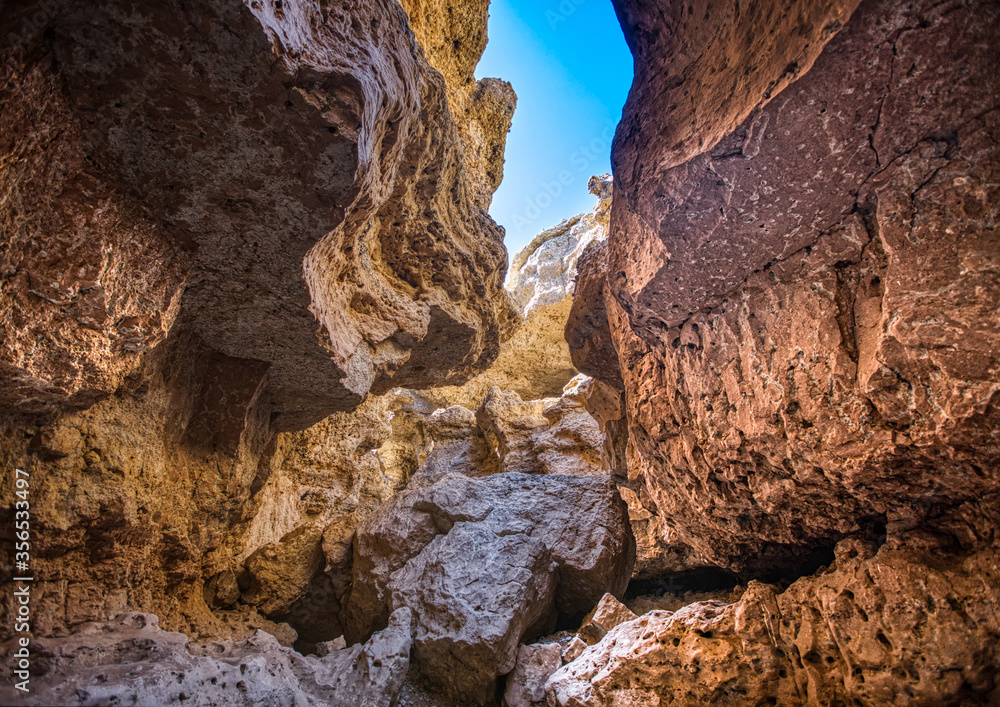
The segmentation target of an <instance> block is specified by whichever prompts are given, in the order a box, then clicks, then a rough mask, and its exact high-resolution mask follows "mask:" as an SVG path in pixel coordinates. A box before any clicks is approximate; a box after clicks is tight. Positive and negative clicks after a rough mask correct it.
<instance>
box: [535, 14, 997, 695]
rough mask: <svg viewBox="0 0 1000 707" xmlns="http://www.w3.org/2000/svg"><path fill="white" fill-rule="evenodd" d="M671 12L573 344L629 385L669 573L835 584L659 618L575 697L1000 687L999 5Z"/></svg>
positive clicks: (632, 122) (575, 681) (589, 270)
mask: <svg viewBox="0 0 1000 707" xmlns="http://www.w3.org/2000/svg"><path fill="white" fill-rule="evenodd" d="M660 5H661V4H659V3H644V2H628V1H626V0H621V1H620V2H616V7H617V9H618V12H619V17H620V18H621V19H622V22H623V25H624V26H625V30H626V36H627V38H628V39H629V42H630V45H631V47H632V49H633V53H634V54H635V56H636V60H637V64H636V83H635V85H634V86H633V89H632V93H631V94H630V98H629V103H628V105H627V106H626V109H625V115H624V116H623V120H622V123H621V125H620V126H619V130H618V133H617V136H616V139H615V143H614V147H613V152H612V161H613V165H614V170H615V186H616V190H615V196H614V204H613V207H612V212H611V232H610V236H609V238H608V240H607V241H606V242H605V243H600V244H597V245H595V246H593V247H591V248H590V249H589V250H588V251H587V252H586V253H585V254H584V255H583V256H582V258H581V262H580V265H579V270H580V273H581V275H580V279H579V281H578V283H577V288H576V294H575V301H574V305H573V310H572V312H571V314H570V319H569V323H568V326H567V340H568V341H569V343H570V347H571V351H572V355H573V360H574V362H575V364H576V365H577V367H578V369H579V370H581V371H582V372H584V373H587V374H589V375H592V376H595V377H597V378H598V379H600V380H602V381H604V382H605V383H607V384H608V385H611V386H616V387H617V388H618V389H619V390H621V391H623V393H624V395H625V399H626V404H625V409H624V411H623V419H624V420H625V421H627V428H628V440H627V455H628V473H629V486H630V487H631V489H632V492H634V493H635V494H636V496H637V497H638V498H639V500H640V502H641V505H642V507H643V508H645V509H646V511H647V512H648V514H649V517H650V518H649V520H648V521H647V523H649V524H650V527H653V526H655V528H654V530H655V533H656V534H657V535H658V543H657V547H658V551H657V552H658V554H659V558H658V559H657V558H654V559H657V561H658V562H659V563H660V565H659V566H660V567H661V568H662V569H663V570H667V569H671V568H672V571H682V570H692V569H697V568H705V567H714V568H718V569H721V570H725V571H728V572H732V573H735V574H736V575H738V576H739V577H740V578H741V579H742V580H744V581H745V580H749V579H761V580H765V581H768V582H782V581H783V582H785V583H787V582H788V581H791V580H794V579H796V578H797V577H800V576H803V575H812V574H813V573H814V572H816V571H817V570H819V572H820V573H819V574H817V575H816V576H814V577H808V578H803V579H801V580H799V581H798V582H795V583H794V584H792V585H791V587H789V588H788V589H787V590H785V591H784V592H783V593H782V591H781V590H780V587H779V589H778V590H777V593H776V594H774V593H773V592H772V590H770V589H768V590H767V591H768V592H772V594H769V595H768V596H767V597H766V598H764V597H763V595H761V596H757V598H755V599H753V600H752V601H754V602H763V604H760V606H763V605H764V604H766V605H767V606H768V607H770V608H768V609H766V610H764V611H763V613H761V611H759V610H758V609H756V608H752V605H751V603H748V602H750V600H749V599H744V600H742V602H741V603H739V604H736V605H731V606H728V607H715V608H711V607H708V608H706V609H704V611H705V612H707V613H704V614H701V615H699V616H696V614H697V611H699V610H698V609H695V610H693V611H692V613H691V614H688V615H685V616H683V617H682V616H680V615H678V616H677V617H676V618H674V619H665V618H658V619H650V622H654V621H666V623H664V624H661V625H662V626H663V627H664V628H660V627H659V626H658V627H657V628H655V629H650V630H646V629H640V628H638V627H633V628H632V629H631V630H632V631H636V632H638V633H636V634H635V638H631V637H625V636H620V637H618V648H612V644H610V643H609V644H608V645H607V646H605V647H604V648H603V649H602V650H603V652H602V653H600V654H598V653H595V654H593V655H591V656H590V657H589V658H588V660H589V661H591V662H589V663H588V664H587V666H584V667H583V668H582V670H583V672H579V671H577V672H576V673H575V675H574V676H570V674H569V673H567V672H564V673H561V674H560V676H559V677H558V678H553V681H554V682H550V683H549V686H550V688H551V689H550V692H549V699H550V704H560V705H562V704H574V705H582V704H595V705H596V704H612V703H614V704H618V703H619V700H623V699H625V698H626V696H627V697H628V699H631V700H634V702H630V704H632V703H634V704H647V703H650V704H653V703H656V702H645V701H643V700H647V701H648V700H653V699H654V697H653V696H654V695H655V699H656V700H669V699H679V700H680V701H681V703H684V704H694V703H700V702H701V701H710V700H713V699H719V698H720V696H723V695H730V696H731V695H733V692H732V690H735V689H737V688H738V689H739V690H740V694H742V695H743V696H744V697H743V698H741V699H747V700H753V701H756V700H770V703H772V704H774V703H777V704H785V703H789V704H791V703H796V704H797V703H800V702H806V703H810V704H829V703H831V701H832V702H836V701H837V700H843V701H850V700H860V702H861V703H864V704H886V703H892V702H894V701H895V702H897V703H906V704H960V703H961V704H979V703H986V702H988V701H989V700H990V699H996V692H995V690H996V689H997V685H996V683H995V680H994V679H993V678H992V677H989V676H992V675H995V674H996V668H997V664H998V656H997V655H996V654H995V652H993V651H992V650H991V649H990V648H989V647H990V646H992V645H995V644H996V637H997V635H998V633H997V632H998V623H997V621H996V617H995V615H994V612H993V611H992V610H991V609H990V607H991V606H995V604H996V601H997V596H996V590H995V589H993V588H992V586H993V584H995V583H994V582H992V580H990V579H988V577H989V576H991V572H993V571H995V563H996V558H997V549H998V547H997V542H998V538H997V534H996V524H995V517H996V508H997V502H998V500H1000V436H998V429H1000V407H998V403H1000V326H998V325H1000V317H998V316H997V315H998V304H1000V280H998V272H1000V268H998V266H1000V240H998V238H997V235H996V223H997V218H998V216H1000V213H998V204H1000V181H998V174H1000V172H998V165H1000V162H998V138H1000V133H998V128H1000V123H998V119H1000V112H998V108H1000V81H998V73H997V71H996V69H997V61H996V51H995V46H996V44H997V41H998V39H1000V37H998V35H997V28H998V27H1000V15H998V8H997V7H996V5H995V4H994V3H987V2H948V3H929V2H906V3H890V2H884V1H880V0H864V2H862V3H860V5H858V6H857V7H856V8H855V7H853V6H852V5H851V4H842V5H836V4H829V3H827V4H824V3H813V4H809V5H806V4H801V3H800V4H798V5H792V6H789V7H783V8H781V9H780V10H779V9H778V8H776V7H770V6H768V7H765V6H764V5H762V4H753V5H751V6H747V5H745V4H742V3H740V4H737V3H712V4H711V7H708V3H703V4H701V5H700V6H697V5H694V6H691V7H690V8H688V7H687V6H684V7H683V8H682V7H681V6H680V5H677V6H671V7H667V8H666V9H662V8H660V7H659V6H660ZM663 13H666V14H663ZM848 18H849V19H848ZM664 20H669V21H668V22H667V24H668V25H669V26H670V28H671V29H670V31H668V32H659V33H658V32H656V31H654V27H662V25H661V24H660V23H662V22H663V21H664ZM820 50H822V51H820ZM991 519H993V520H991ZM845 542H850V543H861V545H862V546H864V547H865V548H868V549H866V550H864V551H863V552H861V556H860V558H858V557H855V556H851V557H854V559H850V560H849V558H848V556H844V555H842V554H841V551H840V550H836V551H835V548H839V547H840V545H838V543H845ZM880 546H881V548H882V549H881V550H877V548H879V547H880ZM824 568H827V570H826V572H825V573H824V572H823V569H824ZM878 572H882V573H883V575H882V576H878ZM885 573H889V574H888V575H887V574H885ZM866 577H867V578H868V579H865V578H866ZM918 577H922V579H919V580H918V579H917V578H918ZM873 583H874V584H873ZM782 586H784V585H782ZM932 586H934V587H938V589H929V588H930V587H932ZM948 586H951V587H953V588H952V589H948V590H946V589H945V587H948ZM924 587H927V588H928V589H924ZM955 587H960V588H958V589H955ZM925 593H926V596H925ZM863 596H864V597H866V598H865V599H862V598H861V597H863ZM855 599H856V600H857V602H858V603H857V604H856V605H855V604H852V601H854V600H855ZM925 599H926V601H928V602H930V603H928V604H927V607H926V608H925V609H919V608H917V606H916V605H917V603H918V602H920V601H924V600H925ZM942 600H943V601H944V602H945V603H944V604H939V602H941V601H942ZM855 606H857V607H860V608H854V607H855ZM720 611H721V612H722V613H713V612H720ZM723 614H725V617H724V618H722V617H723ZM716 616H718V617H720V618H714V617H716ZM903 616H906V617H908V618H907V619H906V620H902V617H903ZM731 621H735V627H736V628H735V629H734V633H731V634H730V633H727V632H728V631H729V629H727V628H721V627H723V626H733V625H734V624H731V623H727V622H731ZM702 622H704V623H702ZM668 624H669V628H666V626H667V625H668ZM650 626H652V623H650ZM717 627H718V628H717ZM720 628H721V630H720ZM650 631H652V633H650ZM755 632H762V633H755ZM879 632H881V633H879ZM640 634H642V635H641V636H640ZM682 634H683V635H682ZM890 635H891V636H892V638H888V637H889V636H890ZM651 636H653V638H652V640H649V639H650V638H651ZM728 636H733V637H735V636H739V637H740V638H739V639H735V642H733V641H731V640H730V638H728ZM803 637H806V638H803ZM717 639H721V641H719V640H717ZM883 639H884V640H883ZM671 640H672V641H673V645H674V646H682V647H681V648H678V649H675V650H674V651H671V650H670V644H669V642H670V641H671ZM653 641H658V642H659V643H657V644H656V645H655V646H654V645H653ZM662 645H666V646H667V647H666V648H663V647H662ZM658 646H660V647H658ZM792 646H795V647H796V651H795V652H794V654H793V652H792V650H791V647H792ZM949 646H950V647H949ZM958 646H962V648H961V649H959V648H958ZM633 649H634V652H633ZM609 651H610V652H609ZM616 651H620V652H617V653H616ZM717 651H718V652H717ZM755 651H761V653H759V655H758V654H757V653H755ZM769 651H770V653H768V652H769ZM626 654H629V657H627V658H626V657H625V656H626ZM765 654H768V655H776V656H778V659H777V662H776V663H774V669H775V671H776V672H775V673H774V675H773V680H772V678H771V677H767V676H759V679H758V677H752V676H750V675H749V674H746V673H744V672H741V671H740V670H739V668H738V667H737V666H738V665H742V664H745V663H746V662H747V661H749V662H751V663H753V664H757V663H758V661H759V660H761V659H762V658H761V657H760V656H764V655H765ZM827 654H829V655H828V656H827ZM633 655H641V656H642V658H641V659H640V658H633V657H632V656H633ZM786 655H790V656H791V658H787V660H791V665H779V663H781V662H782V661H784V660H786V658H785V657H782V656H786ZM709 656H717V657H718V658H719V660H720V661H721V662H720V663H719V664H715V663H714V661H715V660H716V658H715V657H709ZM661 658H662V659H664V660H666V661H668V663H667V664H669V665H671V666H673V667H672V670H675V671H679V674H680V675H682V676H683V675H685V674H690V675H695V676H698V677H697V678H696V680H697V681H698V682H699V683H700V684H695V682H688V681H687V678H686V677H685V678H684V679H683V680H680V681H678V680H677V679H675V678H671V679H670V680H668V679H667V677H666V676H665V675H661V676H660V677H658V678H657V677H654V676H653V675H652V674H651V673H647V672H646V671H647V670H648V665H650V664H655V665H659V664H660V663H661ZM763 660H765V663H766V661H768V660H771V659H770V658H766V659H763ZM636 661H638V662H636ZM723 664H724V665H725V668H724V669H722V668H721V666H722V665H723ZM921 665H925V666H928V667H930V674H927V673H926V672H924V669H923V668H922V667H920V666H921ZM588 666H590V667H588ZM699 669H700V670H701V672H699ZM565 670H569V666H567V668H566V669H565ZM595 670H600V671H603V672H601V673H600V676H598V675H597V673H596V672H594V671H595ZM870 670H875V672H876V673H879V675H878V676H877V677H875V678H872V676H871V675H870V674H869V671H870ZM777 671H780V673H781V674H780V676H779V675H778V672H777ZM852 671H853V672H852ZM951 671H953V672H951ZM674 674H675V675H676V674H678V673H674ZM952 674H954V675H955V678H954V681H953V682H950V680H951V679H950V678H948V677H947V676H949V675H952ZM583 675H587V676H589V677H588V678H587V679H586V682H587V685H588V686H589V688H588V689H589V692H587V695H588V696H587V697H584V696H583V695H584V693H583V692H581V691H580V689H579V688H580V686H581V685H582V683H580V682H579V680H580V679H581V676H583ZM636 676H645V677H642V678H641V679H640V682H642V684H641V685H640V684H636V683H635V679H636ZM709 676H711V678H709ZM716 677H718V681H716V679H715V678H716ZM866 677H868V682H866V681H865V678H866ZM598 679H599V680H600V681H602V682H601V687H600V688H598V689H595V688H594V685H595V684H596V683H595V682H594V681H596V680H598ZM629 681H632V682H629ZM873 682H874V683H875V684H874V685H873V684H872V683H873ZM728 699H735V698H732V697H730V698H728ZM552 700H555V701H554V702H552ZM737 701H738V700H737ZM755 703H756V702H755Z"/></svg>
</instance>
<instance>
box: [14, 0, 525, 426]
mask: <svg viewBox="0 0 1000 707" xmlns="http://www.w3.org/2000/svg"><path fill="white" fill-rule="evenodd" d="M39 15H41V16H42V19H43V20H44V21H42V22H37V21H36V19H37V17H38V16H39ZM362 19H363V21H362ZM484 19H485V18H480V21H481V22H482V21H483V20H484ZM2 24H3V26H4V28H5V30H6V31H8V32H9V34H7V35H6V37H5V43H4V48H3V50H2V51H3V67H4V69H3V76H2V78H0V86H3V89H2V90H3V92H4V102H5V104H6V105H11V106H16V108H15V109H14V110H12V111H4V118H3V121H4V122H3V126H2V129H3V133H2V134H3V138H2V139H3V142H2V144H3V146H4V154H5V159H4V160H3V163H2V164H3V174H2V176H0V180H2V181H0V184H2V185H3V190H2V192H0V194H2V197H0V198H2V202H0V205H2V211H0V213H2V218H3V223H4V231H5V233H6V234H7V238H5V239H4V246H3V248H4V249H3V251H2V258H3V268H2V269H3V273H4V278H5V279H4V283H5V284H4V287H3V290H2V297H3V299H4V301H5V303H6V307H5V311H6V312H7V316H6V317H5V318H4V324H3V332H4V334H3V335H4V339H5V341H6V342H9V345H7V346H5V347H4V349H3V351H4V358H3V375H4V378H5V380H6V381H9V382H8V383H7V384H6V385H5V386H4V394H5V395H6V396H8V397H5V398H4V402H5V407H6V408H8V409H13V410H16V411H21V412H26V413H31V414H34V413H39V412H46V413H49V412H57V411H59V410H64V409H67V408H72V407H76V408H79V407H85V406H87V405H89V404H92V403H93V402H94V401H95V400H96V399H98V398H100V397H103V396H106V395H107V394H108V393H110V392H112V391H113V390H115V389H116V388H117V387H118V386H119V385H120V384H121V382H122V380H123V378H124V377H125V376H126V375H128V373H130V372H132V371H133V370H135V367H136V366H137V365H138V360H139V356H138V355H137V354H139V353H141V352H142V351H145V350H148V349H149V348H150V347H151V346H154V345H155V344H156V343H157V342H158V341H161V340H162V339H163V338H164V336H166V335H167V334H168V333H169V330H170V329H171V324H172V323H173V322H174V321H185V322H188V323H190V326H191V327H192V328H193V330H194V331H195V332H196V333H197V335H198V336H199V337H200V338H201V339H202V340H203V341H204V342H205V343H206V344H207V345H208V346H209V347H210V348H211V349H213V350H215V351H217V352H218V353H219V354H220V355H221V356H228V357H233V358H235V359H238V361H237V362H236V363H234V364H233V365H232V366H226V370H233V369H234V368H235V367H237V366H245V367H250V368H252V367H256V368H257V369H258V370H259V374H260V375H261V376H265V375H266V379H264V380H262V382H261V384H260V388H261V391H262V392H263V393H265V394H266V395H267V397H268V398H269V401H270V405H271V409H272V414H273V415H274V424H275V425H276V426H277V427H278V428H279V429H296V428H303V427H306V426H308V425H310V424H312V423H315V422H317V421H319V420H320V419H322V418H323V417H325V416H326V415H328V414H329V413H331V412H334V411H336V410H346V409H350V408H352V407H354V406H355V405H357V404H358V402H360V400H361V398H362V397H363V396H364V395H365V394H366V393H367V392H368V390H369V389H372V388H375V389H377V390H386V389H388V388H389V387H391V386H395V385H399V384H407V385H413V386H415V387H420V386H426V385H430V384H434V383H457V382H462V381H463V380H465V379H466V378H468V377H469V376H470V375H472V374H474V373H476V372H478V371H479V370H482V369H483V368H484V367H485V366H486V365H487V364H488V363H489V362H490V361H491V360H492V359H493V358H494V357H495V355H496V353H497V347H498V344H499V340H500V338H501V337H503V336H506V335H508V334H509V332H510V331H511V330H512V328H513V323H514V316H515V315H514V312H513V310H512V308H511V306H510V304H509V302H508V298H507V295H506V293H505V292H504V290H503V289H502V282H503V275H504V267H503V261H504V250H503V246H502V231H501V230H500V229H499V228H498V227H497V226H496V225H495V224H494V223H493V222H492V221H491V220H490V219H489V218H488V217H487V216H486V214H485V212H484V210H483V204H482V203H481V202H482V201H483V198H482V193H481V192H482V189H481V188H480V187H478V186H473V185H471V184H470V183H469V182H470V180H469V177H468V176H467V175H466V171H465V167H464V162H465V159H464V156H463V150H462V142H461V140H459V139H458V138H457V132H456V128H455V124H454V122H453V120H452V118H451V113H449V110H448V104H447V89H446V86H445V82H444V80H443V79H442V77H441V75H440V74H438V73H437V72H436V71H433V70H432V69H431V68H430V65H429V64H428V63H427V60H426V59H425V57H424V54H423V52H422V50H421V48H420V46H419V45H418V44H417V43H416V42H415V41H414V40H413V36H412V34H411V33H410V32H409V31H408V29H407V24H406V19H405V17H404V15H403V13H402V11H401V9H400V8H399V7H398V6H397V5H395V4H394V3H391V2H385V1H383V0H372V1H371V2H367V3H364V4H363V5H359V6H351V7H346V6H345V7H341V6H337V7H330V8H326V7H324V8H320V7H319V6H318V5H316V4H311V3H294V4H290V5H287V6H282V7H277V6H272V5H271V4H258V3H253V4H251V5H250V6H244V5H243V4H242V3H240V2H230V1H228V0H219V1H218V2H213V3H209V4H202V5H199V7H198V8H197V9H196V10H195V9H191V8H188V7H187V6H183V5H181V4H170V3H168V4H166V5H164V4H162V3H161V4H147V5H141V6H135V5H132V4H119V3H102V4H101V5H100V7H98V8H94V7H90V6H87V5H81V4H80V3H73V2H59V1H54V2H50V3H46V4H45V7H44V9H41V10H40V9H39V8H38V6H37V3H27V2H17V3H7V4H5V5H4V9H3V21H2ZM469 31H470V32H475V31H479V32H483V31H484V29H483V28H482V27H480V29H479V30H475V29H470V30H469ZM223 116H225V119H223ZM501 132H503V131H501ZM502 142H503V141H502V138H500V139H499V143H498V146H499V147H502ZM499 147H498V149H499ZM291 165H294V168H292V166H291ZM94 234H96V235H94ZM182 292H183V297H181V294H182ZM15 342H25V343H23V344H16V343H15ZM27 342H32V343H31V345H29V344H28V343H27Z"/></svg>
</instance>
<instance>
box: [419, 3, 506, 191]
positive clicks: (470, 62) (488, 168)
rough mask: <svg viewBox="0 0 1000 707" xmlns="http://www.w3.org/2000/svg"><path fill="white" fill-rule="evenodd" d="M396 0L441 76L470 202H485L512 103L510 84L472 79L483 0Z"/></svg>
mask: <svg viewBox="0 0 1000 707" xmlns="http://www.w3.org/2000/svg"><path fill="white" fill-rule="evenodd" d="M400 4H402V6H403V9H405V10H406V14H407V15H408V17H409V20H410V28H411V29H412V30H413V33H414V34H415V35H416V37H417V41H418V42H420V45H421V46H422V47H423V48H424V51H425V52H426V53H427V60H428V61H429V62H430V64H431V66H433V67H434V68H435V69H437V70H438V71H440V72H441V74H442V75H443V76H444V80H445V85H446V86H447V89H448V106H449V108H450V110H451V114H452V116H453V117H454V118H455V123H456V125H457V127H458V134H459V135H460V136H461V138H462V143H463V146H464V148H465V168H466V173H467V174H468V176H469V180H470V191H471V193H472V196H473V199H475V201H476V203H478V204H479V205H480V206H482V207H483V208H484V209H485V208H488V207H489V205H490V201H491V200H492V198H493V192H495V191H496V189H497V187H498V186H500V182H501V181H502V180H503V161H504V147H505V145H506V143H507V133H508V131H509V130H510V122H511V119H512V118H513V116H514V107H515V106H516V105H517V96H516V95H514V89H513V88H512V87H511V85H510V84H509V83H507V82H506V81H501V80H499V79H491V78H486V79H480V80H478V81H476V80H475V77H474V76H473V71H474V69H475V68H476V64H478V63H479V58H480V57H481V56H482V54H483V51H484V50H485V49H486V41H487V32H486V29H487V27H486V22H487V19H488V17H489V12H488V9H489V4H490V3H489V0H467V1H466V2H461V3H455V2H446V1H445V0H402V2H401V3H400Z"/></svg>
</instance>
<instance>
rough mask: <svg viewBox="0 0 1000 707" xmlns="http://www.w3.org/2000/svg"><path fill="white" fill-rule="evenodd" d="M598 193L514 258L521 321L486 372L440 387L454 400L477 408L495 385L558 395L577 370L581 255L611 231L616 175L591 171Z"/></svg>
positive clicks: (512, 286)
mask: <svg viewBox="0 0 1000 707" xmlns="http://www.w3.org/2000/svg"><path fill="white" fill-rule="evenodd" d="M589 187H590V192H591V193H592V194H594V195H595V196H596V197H597V198H598V202H597V204H596V205H595V206H594V209H593V211H592V212H591V213H586V214H580V215H578V216H574V217H573V218H571V219H568V220H566V221H563V222H561V223H560V224H559V225H557V226H554V227H553V228H550V229H547V230H545V231H542V232H541V233H540V234H538V235H537V236H535V238H534V239H533V240H532V241H531V243H529V244H528V245H526V246H525V247H524V248H522V249H521V250H520V251H519V252H518V253H517V254H516V255H515V256H514V257H513V258H512V259H511V268H510V275H509V276H508V278H507V288H508V290H509V291H510V294H511V298H512V299H513V301H514V304H515V306H516V307H517V309H518V311H519V312H520V313H521V317H522V322H521V326H520V327H519V328H518V329H517V331H516V332H515V333H514V335H513V336H512V337H511V338H510V339H509V340H507V341H505V342H504V343H503V344H501V347H500V355H499V356H498V357H497V360H496V361H495V362H494V363H493V365H492V366H491V367H490V368H489V369H488V370H487V371H486V372H484V373H482V374H480V375H478V376H476V377H475V378H473V379H472V380H470V381H469V382H468V383H466V384H465V385H464V386H460V387H453V388H449V387H442V388H438V389H437V390H436V391H435V392H436V394H437V395H438V396H440V397H441V399H442V400H446V401H447V402H448V404H449V405H463V406H465V407H468V408H471V409H475V408H476V407H478V406H479V404H480V403H481V402H482V401H483V398H484V397H485V396H486V394H487V393H488V392H489V390H490V388H491V387H493V386H497V387H499V388H500V389H501V390H511V391H514V392H515V393H517V394H518V395H520V396H521V398H523V399H524V400H539V399H542V398H550V397H557V396H558V395H559V394H560V391H561V390H562V388H563V386H564V385H566V383H567V382H568V381H569V380H570V379H571V378H573V376H575V375H576V373H577V371H576V368H575V367H574V363H573V361H572V360H570V355H569V351H568V350H567V346H566V337H565V335H564V330H565V328H566V318H567V316H568V315H569V311H570V307H571V306H572V302H573V282H574V279H575V278H576V275H577V260H578V259H579V257H580V255H581V254H582V253H583V252H584V251H585V250H586V249H587V247H588V246H589V245H590V244H592V243H595V242H600V241H603V240H604V239H605V238H606V237H607V232H608V231H607V229H608V219H609V217H610V216H609V214H610V211H611V202H612V193H613V191H614V190H613V185H612V181H611V175H608V174H605V175H601V176H597V177H591V178H590V182H589Z"/></svg>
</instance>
